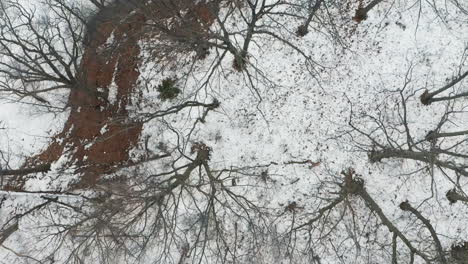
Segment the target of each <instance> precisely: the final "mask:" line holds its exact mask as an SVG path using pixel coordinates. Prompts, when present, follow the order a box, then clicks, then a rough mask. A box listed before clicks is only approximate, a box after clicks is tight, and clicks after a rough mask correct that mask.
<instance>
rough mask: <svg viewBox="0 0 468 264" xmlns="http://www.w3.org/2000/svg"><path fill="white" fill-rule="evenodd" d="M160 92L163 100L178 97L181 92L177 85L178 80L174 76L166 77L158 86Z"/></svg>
mask: <svg viewBox="0 0 468 264" xmlns="http://www.w3.org/2000/svg"><path fill="white" fill-rule="evenodd" d="M157 89H158V92H159V98H161V100H172V99H174V98H176V97H177V95H179V93H180V89H179V88H178V87H177V84H176V80H175V79H172V78H166V79H164V80H163V81H162V82H161V84H160V85H158V87H157Z"/></svg>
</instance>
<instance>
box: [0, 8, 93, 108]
mask: <svg viewBox="0 0 468 264" xmlns="http://www.w3.org/2000/svg"><path fill="white" fill-rule="evenodd" d="M44 4H45V6H46V7H47V8H48V9H47V12H48V14H47V15H40V12H43V10H44V9H43V8H44V6H39V5H38V6H35V5H32V6H30V7H28V6H25V5H24V4H22V3H20V2H17V1H2V3H1V4H0V9H1V10H2V13H3V19H2V22H0V29H1V34H0V35H1V37H0V74H1V77H2V81H1V83H0V89H1V91H3V92H7V93H11V94H14V95H16V96H19V98H23V97H28V96H29V97H32V98H34V99H36V100H38V101H39V102H40V103H49V102H47V100H46V99H44V98H43V97H42V94H45V93H48V92H51V91H54V90H58V89H71V88H79V86H80V81H79V78H78V77H77V75H76V72H77V69H78V67H79V59H80V57H81V55H82V37H83V33H84V30H85V24H84V22H85V20H84V16H85V14H84V13H83V9H82V8H81V7H80V6H79V5H78V4H76V3H68V2H67V1H65V0H46V1H45V2H44Z"/></svg>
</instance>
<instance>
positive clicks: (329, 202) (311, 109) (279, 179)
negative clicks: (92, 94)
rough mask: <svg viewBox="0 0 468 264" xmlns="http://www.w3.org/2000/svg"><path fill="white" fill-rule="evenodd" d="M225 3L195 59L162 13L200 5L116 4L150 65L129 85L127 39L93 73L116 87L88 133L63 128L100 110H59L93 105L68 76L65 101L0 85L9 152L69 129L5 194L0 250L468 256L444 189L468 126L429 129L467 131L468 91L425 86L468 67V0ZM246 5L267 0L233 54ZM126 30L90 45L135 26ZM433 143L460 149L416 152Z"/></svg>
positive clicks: (85, 258)
mask: <svg viewBox="0 0 468 264" xmlns="http://www.w3.org/2000/svg"><path fill="white" fill-rule="evenodd" d="M83 1H84V0H83ZM15 2H18V1H15ZM52 2H53V1H52ZM62 2H67V1H62ZM220 2H221V4H219V10H216V12H213V13H212V14H211V16H212V19H211V21H209V22H206V21H204V22H199V23H200V24H201V25H203V27H206V29H200V30H201V32H203V33H204V34H205V35H203V37H206V38H207V39H208V40H207V42H209V43H210V44H216V45H212V46H210V47H209V50H208V51H209V52H208V54H205V55H206V56H204V57H203V58H199V57H198V54H197V52H196V51H194V50H193V47H189V48H187V47H186V46H185V45H186V42H178V40H179V39H177V38H176V40H174V39H172V38H170V37H168V36H171V35H170V33H167V32H165V31H163V30H161V28H160V25H170V26H168V28H174V27H176V26H174V25H173V24H171V23H175V24H177V23H179V22H173V21H177V19H182V20H183V17H184V15H186V14H190V11H187V10H191V9H190V8H192V7H191V6H190V5H189V7H187V9H186V10H182V12H181V14H182V15H181V17H182V18H175V17H170V15H168V16H169V17H164V16H163V15H162V14H160V13H157V12H158V11H157V10H156V11H154V12H156V14H157V15H156V16H155V17H157V16H158V15H159V17H157V19H155V18H154V17H149V16H148V13H145V12H144V11H135V10H133V11H131V12H129V13H128V14H127V16H125V17H120V20H121V21H125V19H128V18H129V17H131V16H132V15H135V14H139V13H138V12H141V13H142V14H143V16H145V19H146V20H145V22H144V27H142V28H143V29H144V30H143V31H142V32H143V33H141V32H139V33H138V34H141V35H144V37H137V38H136V39H137V41H136V42H135V43H137V44H135V45H138V50H139V51H138V54H137V55H138V56H137V58H138V65H137V69H129V71H130V70H135V72H136V73H137V76H138V78H137V79H136V82H135V83H134V85H130V86H131V87H132V88H131V92H128V93H127V94H124V92H123V88H122V86H121V85H120V83H121V79H119V77H116V76H119V74H120V73H121V72H122V71H120V69H121V68H122V67H124V66H122V65H123V63H124V60H123V58H124V57H125V56H120V55H119V56H120V57H118V58H117V59H116V60H117V62H115V65H114V64H113V65H114V66H115V67H114V68H115V69H112V70H113V71H111V72H112V73H113V77H112V78H111V79H109V80H110V83H109V84H108V85H107V86H105V87H104V86H103V87H100V86H99V85H98V86H97V87H95V88H96V90H97V91H100V90H99V89H101V90H103V91H104V94H105V97H106V101H107V102H106V103H103V106H102V105H101V107H102V109H98V110H96V111H98V112H99V113H106V114H103V116H104V117H103V118H104V119H103V120H105V122H104V123H102V124H101V125H102V126H100V127H99V128H96V129H95V130H96V131H99V132H100V134H99V133H97V134H93V137H92V138H85V139H84V138H75V139H74V140H69V139H68V138H67V135H81V134H80V133H78V132H76V133H75V132H73V131H74V129H75V130H79V129H80V128H79V127H78V128H77V126H84V127H86V126H87V125H89V124H86V120H83V121H82V122H81V123H73V124H74V125H72V126H70V127H69V128H68V127H67V126H66V125H65V124H66V123H67V119H68V118H69V116H71V115H73V113H74V111H75V112H77V115H79V112H80V111H84V110H82V109H83V107H85V106H84V105H80V107H82V108H81V109H79V108H78V107H76V108H74V106H73V105H72V106H69V105H68V108H67V107H65V106H66V105H67V100H70V99H69V98H72V97H73V96H70V97H69V95H68V93H69V91H68V90H65V91H62V90H59V91H54V92H53V93H47V94H44V95H43V96H44V98H47V99H48V100H49V102H53V103H52V106H54V107H57V109H61V108H63V109H64V110H63V111H62V110H56V109H55V108H52V107H51V105H50V104H47V105H42V104H39V105H38V104H37V101H35V100H34V98H31V97H24V98H18V97H16V95H15V94H12V93H8V91H2V92H0V102H1V106H0V107H1V111H0V128H1V129H0V135H1V137H0V151H1V155H2V156H1V157H0V158H1V161H0V165H1V168H0V169H2V170H7V169H9V170H11V169H14V168H25V167H27V166H29V165H30V164H31V162H30V160H31V158H32V157H36V156H37V155H39V154H41V153H45V152H47V151H45V150H46V149H47V148H48V146H50V145H51V144H52V142H57V141H58V142H59V143H56V144H59V145H60V144H62V142H66V143H64V146H65V147H64V150H63V153H62V154H61V155H60V157H59V158H57V159H56V160H51V166H50V170H49V171H47V172H40V173H36V174H32V175H31V174H29V175H27V177H24V178H22V181H23V182H24V183H23V185H22V186H21V188H19V187H18V188H16V189H15V188H10V189H4V191H1V192H0V195H1V196H0V197H3V198H0V199H2V200H1V201H2V202H1V203H0V205H1V206H0V213H1V214H0V224H1V226H2V229H1V230H3V231H5V230H7V229H8V227H10V226H11V225H12V224H13V223H14V222H16V223H17V230H16V231H15V232H14V233H12V234H10V235H9V236H8V237H5V240H4V241H3V239H0V241H1V243H0V244H1V247H0V256H1V258H0V263H320V264H324V263H468V262H464V261H467V259H468V258H465V259H462V258H461V257H460V254H466V255H465V257H466V256H468V253H466V252H468V246H466V244H463V243H466V241H468V228H467V223H468V206H467V205H468V203H467V202H466V201H467V200H465V201H463V199H461V200H460V201H459V202H456V203H454V202H453V201H450V200H449V199H447V197H446V193H447V192H448V191H449V190H455V191H456V192H457V193H458V194H460V195H461V197H465V198H464V199H466V197H467V196H466V193H465V192H466V191H467V189H468V186H467V183H468V182H467V180H466V179H467V178H466V177H467V174H466V171H467V170H468V169H467V168H468V167H467V166H468V152H467V149H468V148H467V147H468V142H467V134H466V133H465V134H461V136H460V137H446V138H442V139H441V140H440V141H438V142H437V143H434V141H430V140H427V138H428V137H427V135H428V133H429V132H431V131H437V132H441V133H442V132H444V133H450V132H456V131H466V130H467V129H468V116H467V114H466V112H465V111H466V107H467V103H468V101H467V98H468V97H467V96H464V97H463V96H462V97H460V98H455V99H453V100H452V99H451V100H442V101H440V102H434V103H431V104H428V105H424V104H423V103H422V101H421V99H420V96H421V95H422V94H423V93H424V91H425V90H428V91H433V90H436V89H439V88H442V87H444V85H447V84H448V83H450V82H451V81H452V80H453V79H456V78H457V77H458V76H460V75H462V74H463V73H465V72H466V71H467V67H468V65H467V64H468V62H467V54H468V53H467V52H468V50H467V44H468V42H467V41H468V14H467V9H466V7H467V6H466V3H464V2H463V1H459V2H456V1H453V2H452V1H434V2H432V1H404V0H397V1H382V2H381V3H379V4H378V5H377V6H375V7H374V8H372V9H371V11H369V13H368V17H367V19H365V20H363V21H359V22H357V21H355V20H353V16H355V12H356V10H357V9H358V7H361V6H365V5H366V4H367V3H365V2H366V1H364V2H359V1H340V3H336V2H335V1H325V3H324V4H322V6H320V7H319V9H318V11H317V14H316V15H315V17H314V19H313V20H312V22H311V24H310V26H309V32H308V34H306V35H305V36H298V35H297V32H296V30H297V28H298V27H299V26H300V25H302V24H303V22H304V19H306V18H307V16H308V14H309V12H310V9H308V8H307V7H310V6H309V4H310V3H316V1H305V0H304V1H302V0H288V1H278V2H277V1H248V0H245V1H220ZM309 2H310V3H309ZM18 3H20V4H21V5H25V6H26V5H30V4H31V3H28V4H27V3H26V2H24V3H23V2H18ZM47 3H49V2H48V1H43V2H42V1H37V4H35V3H34V4H32V5H31V6H35V5H37V6H38V7H36V8H39V6H41V5H46V4H47ZM253 3H256V4H258V5H256V6H254V11H255V10H257V11H258V10H261V5H262V4H264V5H266V6H267V7H268V5H272V8H271V9H268V8H267V9H268V13H267V14H265V15H264V16H262V17H261V18H260V19H259V20H258V21H257V24H256V25H255V27H256V29H255V30H254V31H253V36H252V42H251V43H250V45H249V48H248V54H247V56H246V57H245V59H246V65H245V68H244V67H240V69H239V67H237V69H236V67H233V65H234V64H236V59H238V58H236V56H235V55H234V54H233V53H232V50H230V49H229V48H226V46H227V44H226V43H231V44H233V45H234V46H235V47H237V48H238V49H239V50H241V48H242V47H243V44H244V43H245V42H246V39H247V37H246V36H247V35H248V32H249V26H250V25H249V24H248V23H246V21H250V20H249V19H252V17H254V16H252V15H251V13H250V9H249V8H251V7H252V5H253ZM454 3H457V4H458V5H456V4H454ZM28 8H30V7H29V6H28ZM31 8H32V7H31ZM157 8H158V6H156V9H157ZM464 8H465V9H464ZM148 10H150V8H148ZM197 10H198V9H197ZM148 12H149V11H148ZM50 16H52V15H50ZM186 16H188V15H186ZM215 17H217V18H218V19H215ZM224 18H225V20H224ZM244 19H245V20H244ZM208 20H210V19H208ZM161 21H164V23H163V22H161ZM168 21H169V22H168ZM122 23H123V22H122ZM159 23H161V24H159ZM166 23H167V24H166ZM180 23H181V25H184V24H183V23H182V22H180ZM171 26H172V27H171ZM120 30H122V29H120ZM133 30H134V28H133ZM115 32H117V31H116V30H114V28H112V29H111V30H110V31H109V32H107V33H109V37H108V38H106V39H105V43H104V44H102V45H100V46H99V47H97V50H98V51H97V54H100V53H104V52H106V51H109V49H112V47H115V46H117V47H120V46H119V43H115V42H116V41H121V40H122V39H127V38H130V37H128V36H126V35H125V33H124V34H121V33H115ZM226 32H229V33H230V34H225V33H226ZM107 33H106V34H107ZM114 33H115V34H114ZM116 35H117V37H116ZM120 35H121V37H119V36H120ZM184 36H185V35H184ZM224 38H228V40H229V41H226V39H224ZM129 43H132V44H130V45H134V44H133V42H129ZM65 45H67V44H65ZM121 46H124V45H123V44H122V45H121ZM122 49H123V50H126V49H125V47H124V48H122ZM116 50H118V48H116ZM109 52H110V53H113V52H115V51H112V50H111V51H109ZM116 52H117V53H118V52H121V51H119V50H118V51H116ZM84 54H85V57H86V52H85V53H84ZM119 54H121V53H119ZM132 54H133V53H132ZM114 57H115V56H114ZM114 57H112V58H114ZM0 59H1V60H2V62H6V61H7V58H6V56H4V57H1V58H0ZM109 61H111V60H109ZM233 62H234V63H233ZM111 63H114V62H108V64H111ZM2 67H3V66H2ZM76 70H77V71H78V70H80V69H76ZM81 70H83V69H82V68H81ZM0 78H2V76H0ZM165 79H166V80H167V79H174V80H176V83H177V87H178V88H179V89H180V93H179V94H178V95H177V96H176V97H175V98H173V99H170V100H163V99H162V98H161V95H160V91H158V89H157V87H158V86H159V85H160V84H161V83H162V81H163V80H165ZM1 80H2V79H0V82H1ZM4 80H7V79H6V78H5V79H4ZM49 82H50V81H44V82H39V84H38V85H39V86H41V85H43V86H47V85H50V83H49ZM16 84H17V83H16ZM467 85H468V79H462V80H461V81H460V82H457V83H456V84H455V85H453V86H452V87H450V89H449V90H446V91H444V93H443V94H442V95H443V96H448V95H454V94H462V93H463V92H467ZM72 93H73V91H72ZM119 96H120V97H119ZM123 97H125V100H123V99H122V98H123ZM67 98H68V99H67ZM77 98H78V97H77ZM79 98H81V97H79ZM93 100H94V99H93ZM96 100H98V101H99V100H100V99H99V98H98V99H96ZM93 102H94V101H93ZM122 102H125V103H122ZM106 107H107V108H106ZM112 107H114V108H112ZM105 109H116V110H115V111H117V112H119V111H120V112H119V115H112V114H109V115H108V113H111V112H105V111H106V110H105ZM172 110H174V111H172ZM93 111H94V110H93ZM81 113H83V112H81ZM112 113H114V112H112ZM441 120H442V121H441ZM68 122H70V121H68ZM116 123H118V124H119V125H116V126H115V127H118V128H119V129H120V130H118V129H116V130H112V129H109V128H110V127H114V125H115V124H116ZM76 124H80V125H76ZM120 124H122V125H120ZM134 126H141V132H140V134H139V135H138V138H137V140H136V141H135V142H136V143H134V144H133V143H129V144H130V145H131V148H129V149H126V150H125V155H128V159H127V160H125V161H123V160H119V161H118V162H117V161H114V160H112V162H113V163H112V164H111V165H109V164H110V163H109V164H108V167H109V168H111V169H109V168H107V167H106V169H109V170H111V171H110V172H108V173H103V171H101V170H91V172H90V171H89V170H87V169H86V168H90V167H92V166H94V165H95V164H90V163H89V162H88V163H87V161H89V160H91V159H93V157H87V156H92V155H96V156H105V153H99V150H100V149H101V148H96V150H95V151H96V152H94V153H88V152H86V150H88V149H91V150H93V147H92V146H93V144H100V142H104V143H102V144H103V145H104V146H105V145H106V144H107V145H112V144H117V143H115V141H112V143H106V140H108V138H112V137H113V136H115V135H117V134H119V133H122V132H121V131H124V130H125V131H127V130H126V129H129V128H130V129H132V128H134ZM64 127H67V129H69V130H67V131H63V128H64ZM109 131H110V132H109ZM74 133H75V134H74ZM57 135H59V136H57ZM77 137H78V136H77ZM80 140H81V141H80ZM129 142H131V141H129ZM431 142H432V143H431ZM68 143H69V144H68ZM67 144H68V145H67ZM80 144H81V145H82V146H81V147H79V145H80ZM81 148H82V149H84V150H83V151H84V152H83V153H85V154H82V155H81V154H79V155H81V156H79V155H78V154H76V153H77V152H79V151H82V150H81ZM77 149H80V150H79V151H78V150H77ZM103 149H105V147H104V148H103ZM434 149H437V150H440V149H444V150H447V151H450V152H454V153H457V155H451V154H447V153H445V154H441V153H438V154H437V155H436V154H434V155H432V156H431V155H425V156H424V155H422V156H421V155H420V156H417V155H416V154H414V153H415V152H418V153H426V152H427V153H436V152H434V151H435V150H434ZM390 150H392V151H396V150H398V151H401V152H403V151H409V152H411V153H410V154H408V153H409V152H405V154H404V155H403V154H401V155H400V156H391V157H390V156H385V155H387V153H389V152H390ZM116 151H117V150H116ZM119 151H120V150H119ZM379 151H380V152H379ZM385 151H387V152H385ZM80 153H81V152H80ZM378 154H379V155H381V156H379V157H376V155H378ZM395 155H396V154H395ZM444 155H446V156H444ZM155 157H156V158H155ZM415 157H416V158H415ZM33 159H34V158H33ZM38 160H39V161H41V162H42V161H44V160H43V159H41V158H39V159H38ZM96 160H98V159H96ZM441 160H442V161H447V163H441V162H442V161H441ZM439 161H441V162H439ZM38 164H39V163H38ZM452 165H453V166H455V167H456V168H455V169H453V168H452V167H453V166H452ZM80 166H81V167H80ZM450 166H452V167H450ZM83 168H84V169H83ZM90 175H91V176H90ZM2 177H3V176H2ZM83 178H86V179H88V178H92V179H93V180H92V181H91V182H92V184H91V183H90V184H84V183H83V182H82V180H81V179H83ZM5 179H6V177H5ZM87 183H89V181H88V182H87ZM405 202H407V203H405ZM424 220H426V221H424ZM4 233H5V232H4ZM460 245H461V246H460ZM463 245H465V247H466V248H463ZM463 250H466V252H465V253H463ZM457 252H461V253H460V254H458V253H457ZM457 254H458V255H457Z"/></svg>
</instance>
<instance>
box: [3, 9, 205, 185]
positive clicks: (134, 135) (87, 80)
mask: <svg viewBox="0 0 468 264" xmlns="http://www.w3.org/2000/svg"><path fill="white" fill-rule="evenodd" d="M166 2H167V1H157V2H156V3H157V4H155V6H153V7H152V8H153V9H154V10H157V11H158V12H157V13H156V15H158V16H161V17H162V18H168V17H171V16H175V15H177V14H178V12H177V10H175V9H173V7H168V6H162V4H164V3H166ZM168 3H170V2H168ZM181 3H185V4H188V3H190V1H186V0H185V1H181ZM166 4H167V3H166ZM171 5H172V4H171ZM167 8H170V9H167ZM211 10H212V9H211V6H208V4H197V5H193V4H192V8H191V9H190V11H189V16H188V17H190V21H191V23H190V24H191V26H192V29H193V30H197V31H198V30H199V29H200V28H201V27H206V26H207V25H209V24H211V23H212V22H213V20H214V16H213V15H212V14H211V12H212V11H211ZM132 11H134V12H132ZM135 11H136V10H131V9H129V8H128V7H118V6H115V7H112V10H109V9H107V10H103V11H101V13H99V14H97V16H96V19H95V21H94V23H95V28H93V29H92V30H90V31H89V32H88V36H87V39H88V41H87V43H86V45H87V47H86V50H85V53H84V55H83V58H82V61H81V67H80V77H81V79H82V81H81V85H80V87H78V88H76V89H73V90H72V91H71V93H70V95H69V99H68V104H69V106H70V108H71V112H70V116H69V118H68V120H67V121H66V123H65V126H64V128H63V130H62V132H61V133H59V134H58V135H56V136H55V137H54V139H53V142H52V143H51V144H50V145H49V146H48V147H47V149H46V150H44V151H43V152H42V153H41V154H39V155H37V156H35V157H32V158H31V159H30V160H29V161H28V162H27V165H26V167H28V166H36V165H38V164H51V163H53V162H55V161H57V160H58V159H59V158H61V157H62V156H63V155H68V159H67V161H66V163H65V164H63V167H64V169H66V168H70V167H72V166H76V168H77V169H76V173H80V174H81V175H82V177H81V180H80V182H79V183H77V184H76V186H74V188H81V187H89V186H92V185H94V184H95V183H96V182H97V181H98V180H99V178H100V176H101V175H103V174H108V173H112V172H114V171H115V170H116V168H117V167H120V166H122V165H126V164H127V163H128V162H129V153H128V152H129V150H130V149H131V148H132V147H134V146H135V145H136V144H137V142H138V139H139V136H140V134H141V130H142V124H141V123H138V122H130V120H129V118H128V111H127V106H130V105H132V104H135V103H136V102H132V100H131V98H132V95H133V94H135V93H137V92H138V91H135V90H136V82H137V79H138V77H139V71H138V64H139V54H140V47H139V45H138V41H139V40H140V39H141V38H143V37H144V35H145V32H144V29H145V22H147V16H148V14H149V13H148V12H142V11H136V12H135ZM169 11H171V12H169ZM152 14H155V13H152ZM152 19H154V17H153V18H152ZM184 25H185V26H186V25H187V24H186V23H184ZM192 32H193V31H192ZM146 33H147V32H146ZM112 39H113V41H112V42H111V41H110V40H112ZM114 83H115V84H114ZM112 89H115V90H112ZM115 93H116V96H115V100H113V99H112V98H109V95H110V94H111V95H112V94H114V95H115ZM111 97H112V96H111ZM25 181H26V178H25V177H24V176H23V177H20V178H17V179H16V181H15V183H14V184H9V187H7V188H6V189H16V190H21V189H22V188H23V186H24V183H25Z"/></svg>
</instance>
